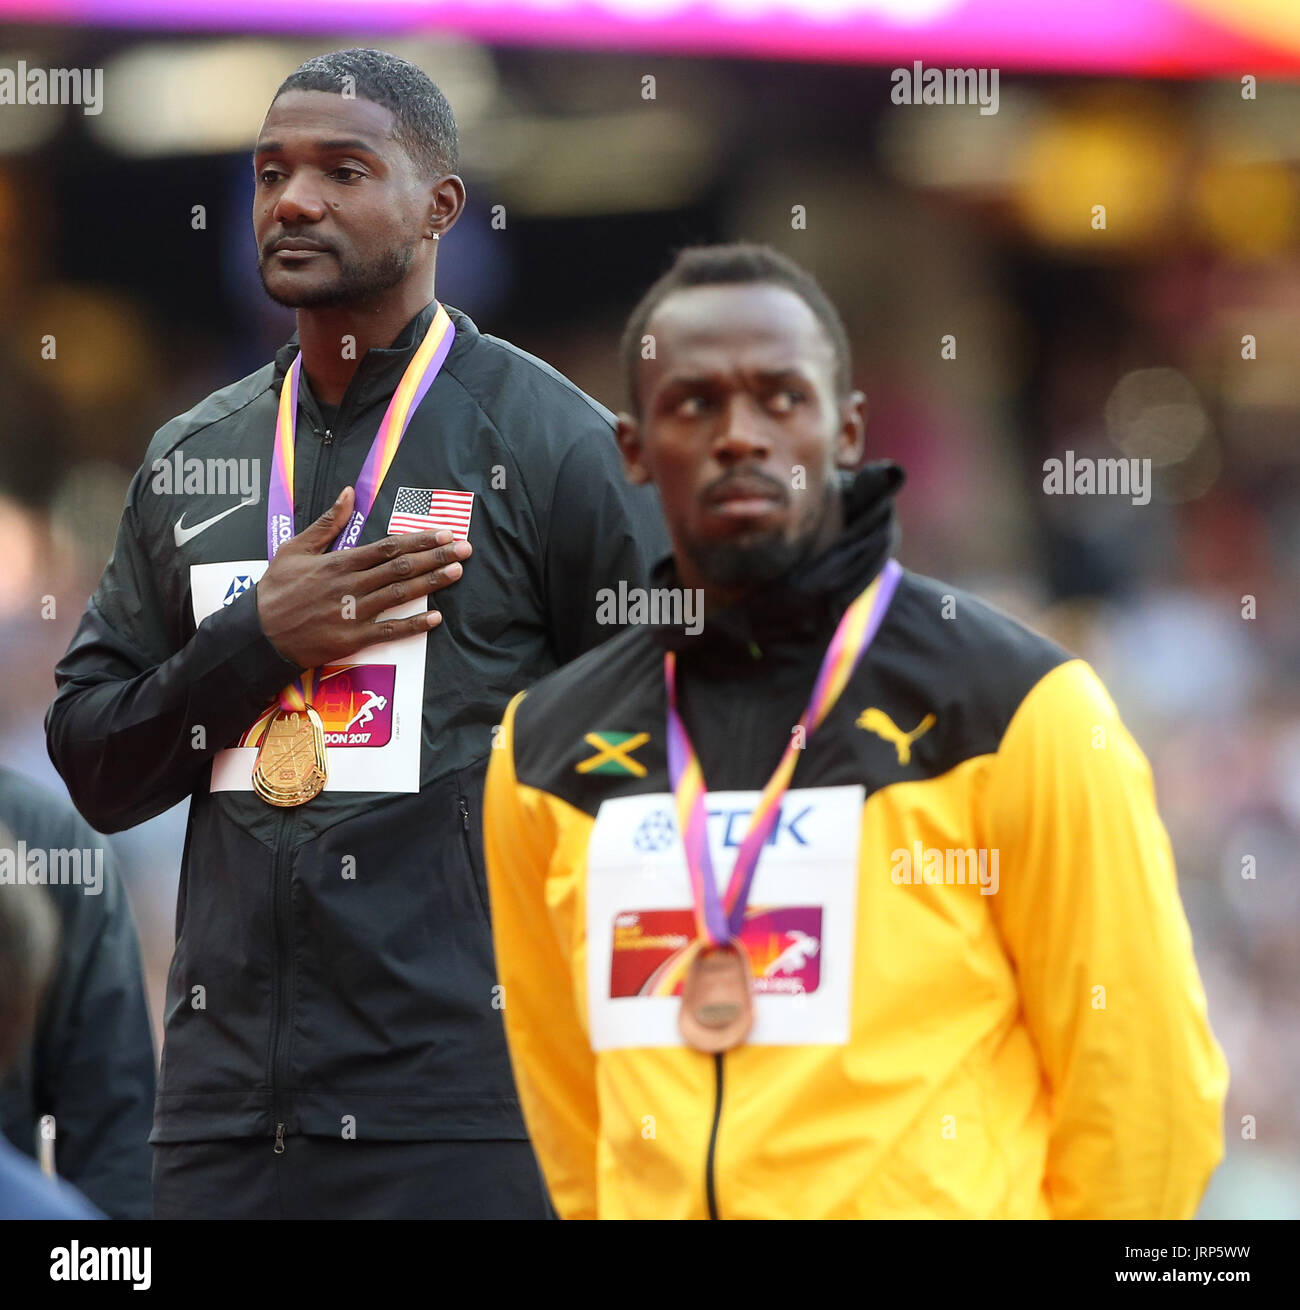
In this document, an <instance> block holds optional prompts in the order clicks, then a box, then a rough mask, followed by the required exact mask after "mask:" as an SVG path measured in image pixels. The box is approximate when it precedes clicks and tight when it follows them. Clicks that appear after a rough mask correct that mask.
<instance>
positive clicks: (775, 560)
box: [686, 480, 840, 591]
mask: <svg viewBox="0 0 1300 1310" xmlns="http://www.w3.org/2000/svg"><path fill="white" fill-rule="evenodd" d="M839 494H840V492H839V490H838V489H837V486H836V484H835V482H834V481H833V480H832V482H831V483H829V484H828V485H827V488H826V495H825V497H824V498H823V500H822V503H821V505H820V507H818V508H817V509H813V510H811V511H810V512H809V513H808V515H807V516H806V518H805V520H804V522H803V525H802V528H803V530H802V531H801V532H800V534H799V535H798V536H797V537H796V538H795V539H794V540H793V541H787V540H786V539H785V538H784V537H768V538H766V539H764V540H760V541H756V542H750V543H747V544H740V543H738V542H729V541H723V542H694V543H693V544H692V545H690V546H688V547H687V552H686V553H687V554H688V555H689V556H690V557H691V562H692V563H693V564H694V565H695V567H696V568H697V569H699V571H700V573H701V574H702V575H703V576H704V577H705V578H706V579H707V580H708V582H709V583H711V584H712V585H713V586H715V587H718V588H719V589H721V590H724V591H752V590H754V589H755V588H758V587H762V586H765V585H766V584H767V583H769V582H774V581H776V579H777V578H779V577H781V576H783V575H784V574H786V573H789V572H790V571H791V570H793V569H795V568H798V567H799V565H801V564H803V563H805V562H806V561H808V560H809V559H811V558H812V557H813V556H814V555H816V554H818V553H820V550H821V549H822V546H823V542H822V540H821V538H822V529H823V524H824V521H825V518H826V516H827V515H828V514H830V513H831V512H832V509H833V502H834V498H835V497H836V496H837V495H839Z"/></svg>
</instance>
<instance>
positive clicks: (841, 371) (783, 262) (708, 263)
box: [621, 241, 852, 414]
mask: <svg viewBox="0 0 1300 1310" xmlns="http://www.w3.org/2000/svg"><path fill="white" fill-rule="evenodd" d="M761 282H770V283H772V284H774V285H776V286H779V287H786V288H787V289H788V290H790V291H793V292H794V293H795V295H797V296H798V297H799V298H800V299H801V300H802V301H803V302H804V303H805V304H806V305H807V306H808V308H809V309H811V310H812V312H813V313H814V314H815V315H816V316H817V319H818V321H819V322H820V323H821V325H822V328H823V330H824V331H825V333H826V337H827V339H828V340H829V341H830V343H831V348H832V350H833V351H834V352H835V379H834V380H835V389H836V391H837V392H838V394H839V395H840V396H841V397H844V396H847V395H848V394H849V389H850V385H851V381H850V379H851V372H852V363H851V360H850V356H849V338H848V333H846V332H845V331H844V323H843V321H842V320H841V318H840V315H839V311H838V310H837V309H836V308H835V306H834V305H833V304H831V301H830V298H829V297H828V296H827V294H826V293H825V292H824V291H823V290H822V289H821V286H820V285H819V284H818V282H817V279H816V278H815V277H813V275H812V274H811V273H809V272H808V271H807V270H806V269H803V268H800V267H799V265H798V264H796V263H795V262H794V260H793V259H791V258H790V257H789V256H788V255H783V254H782V253H781V252H780V251H779V250H773V249H772V248H771V246H762V245H757V244H755V243H753V242H748V241H737V242H733V243H732V244H730V245H717V246H687V247H686V248H685V249H684V250H680V251H679V252H678V253H677V257H676V258H675V259H674V260H673V262H672V265H671V266H670V267H669V269H668V271H667V272H666V273H665V274H664V275H663V276H662V277H661V278H660V279H659V280H658V281H657V282H656V283H655V284H654V285H653V286H652V287H651V288H650V290H649V291H647V292H646V293H645V295H644V296H642V297H641V300H640V302H639V303H638V304H637V307H636V308H635V309H634V310H633V311H632V314H631V317H629V319H628V321H627V326H626V327H625V328H624V329H623V344H622V349H621V354H622V359H623V376H624V380H625V382H626V384H627V394H628V401H629V403H630V405H631V407H632V411H633V413H636V414H639V413H640V409H641V402H640V398H639V397H638V395H637V365H638V364H639V362H640V359H641V338H642V337H643V336H644V335H645V330H646V325H647V324H648V323H649V322H650V319H651V317H652V316H653V314H654V312H655V310H656V309H658V308H659V306H660V305H661V304H662V303H663V302H664V301H665V300H667V299H668V297H669V296H670V295H672V294H673V292H675V291H683V290H685V289H686V288H687V287H711V286H743V285H746V284H750V283H761Z"/></svg>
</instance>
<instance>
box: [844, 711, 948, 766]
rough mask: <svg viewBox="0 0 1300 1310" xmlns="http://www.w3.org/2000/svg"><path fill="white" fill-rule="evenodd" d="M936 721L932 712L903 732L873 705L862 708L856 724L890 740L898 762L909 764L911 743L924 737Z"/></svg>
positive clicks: (910, 760)
mask: <svg viewBox="0 0 1300 1310" xmlns="http://www.w3.org/2000/svg"><path fill="white" fill-rule="evenodd" d="M938 722H939V720H938V719H937V718H935V716H934V715H933V714H927V715H926V716H925V718H923V719H922V720H921V722H920V723H918V724H917V725H916V727H915V728H913V729H912V731H911V732H904V731H903V730H902V728H900V727H899V726H898V725H897V724H896V723H895V722H894V721H893V719H891V718H890V717H889V715H888V714H886V713H885V711H884V710H878V709H876V707H875V706H874V705H873V706H872V707H871V708H870V709H868V710H863V711H862V713H861V714H859V715H858V724H857V726H858V727H859V728H864V729H865V730H866V731H867V732H874V733H875V734H876V736H877V737H883V738H884V740H885V741H892V742H893V743H894V749H895V750H896V751H898V762H899V764H910V763H911V762H912V743H913V742H914V741H915V740H916V739H917V738H918V737H924V736H925V734H926V733H927V732H929V731H930V729H931V728H933V727H934V725H935V724H936V723H938Z"/></svg>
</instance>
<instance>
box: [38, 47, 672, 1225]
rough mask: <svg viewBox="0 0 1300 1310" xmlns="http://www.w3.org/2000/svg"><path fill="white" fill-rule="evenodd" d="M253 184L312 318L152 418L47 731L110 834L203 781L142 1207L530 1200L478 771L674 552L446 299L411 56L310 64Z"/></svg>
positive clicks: (424, 117)
mask: <svg viewBox="0 0 1300 1310" xmlns="http://www.w3.org/2000/svg"><path fill="white" fill-rule="evenodd" d="M254 167H255V169H256V174H257V186H256V193H255V199H254V214H253V217H254V230H255V234H256V238H257V243H258V251H259V266H260V271H261V275H262V280H263V283H264V285H265V287H266V290H267V291H268V293H269V294H270V295H271V296H272V297H273V298H274V299H276V300H278V301H279V302H280V303H282V304H286V305H291V306H294V307H295V308H297V310H298V333H297V338H296V339H295V340H294V341H291V342H290V343H289V344H288V345H287V346H286V347H285V348H284V349H283V350H282V351H281V352H280V353H279V354H278V355H277V357H276V360H275V362H274V363H273V364H271V365H268V366H266V367H265V368H263V369H261V370H259V371H258V372H257V373H254V374H253V375H251V376H250V377H248V378H245V379H244V380H243V381H240V382H236V383H234V384H233V385H232V386H229V387H226V388H224V389H222V390H220V391H218V392H216V393H214V394H213V395H211V396H209V397H208V398H207V399H206V400H204V401H202V402H201V403H200V404H199V405H197V406H196V407H195V408H194V409H192V410H191V411H190V412H189V413H188V414H184V415H182V416H181V417H179V418H177V419H174V420H172V421H171V422H170V423H168V424H166V425H165V426H164V427H163V428H162V429H161V430H160V431H159V432H158V434H157V435H156V436H155V438H154V440H153V442H152V444H151V445H150V448H149V451H148V454H147V455H146V458H145V463H144V466H143V467H142V468H141V470H140V472H139V473H138V474H137V476H136V478H135V480H134V482H133V483H132V486H131V489H130V492H129V495H128V500H127V505H126V510H125V513H124V516H123V520H122V526H121V530H120V533H119V536H118V541H117V546H116V549H115V552H114V555H113V558H112V559H111V560H110V562H109V564H108V567H107V569H106V571H105V573H104V576H103V579H102V580H101V582H100V585H99V588H98V590H97V591H96V593H95V595H94V596H93V597H92V599H91V601H90V604H89V607H88V608H87V610H86V613H85V615H84V617H83V619H82V622H81V626H80V628H79V629H78V631H77V633H76V635H75V637H74V638H73V641H72V644H71V646H70V647H69V649H68V652H67V654H66V655H65V656H64V658H63V660H62V661H61V663H60V664H59V666H58V668H57V670H56V680H57V682H58V686H59V693H58V696H57V697H56V699H55V701H54V703H53V705H52V706H51V707H50V711H49V714H48V716H47V721H46V728H47V734H48V739H49V747H50V754H51V757H52V758H53V760H54V762H55V764H56V765H57V767H58V768H59V771H60V772H61V774H62V775H63V777H64V779H65V780H66V781H67V784H68V787H69V789H70V791H71V792H72V795H73V797H74V799H75V800H76V802H77V804H78V806H79V807H80V809H81V810H82V812H83V814H85V815H86V817H87V818H88V819H89V820H90V821H91V822H92V823H93V824H94V825H95V826H96V827H98V828H100V829H102V830H104V831H108V832H112V831H115V830H117V829H120V828H124V827H128V826H130V825H131V824H135V823H139V822H141V821H142V820H144V819H146V818H148V817H150V816H152V815H154V814H157V813H159V812H160V811H162V810H164V809H166V808H167V807H169V806H171V805H173V804H175V803H176V802H177V801H179V800H181V799H182V798H184V797H185V796H187V795H190V796H192V800H191V806H190V819H189V830H188V835H187V840H186V851H185V857H184V861H183V865H182V870H181V885H180V894H179V903H178V907H177V922H176V931H177V945H176V954H175V957H174V959H173V961H172V968H171V974H170V977H169V982H168V1000H167V1014H166V1037H165V1044H164V1050H163V1061H162V1071H161V1077H160V1087H159V1092H158V1098H157V1108H156V1113H155V1121H154V1129H153V1135H152V1139H151V1140H152V1141H153V1142H154V1143H155V1144H156V1145H157V1148H158V1149H157V1152H156V1157H155V1166H154V1202H155V1214H156V1215H158V1216H159V1217H172V1216H176V1217H182V1216H191V1217H209V1216H210V1217H225V1216H230V1217H310V1216H320V1217H331V1216H338V1217H363V1216H364V1217H438V1216H444V1215H455V1216H457V1217H472V1216H501V1217H511V1216H540V1215H543V1214H544V1213H546V1202H545V1198H544V1195H543V1193H542V1190H541V1187H540V1184H539V1181H538V1178H537V1174H536V1169H535V1166H534V1165H533V1162H532V1157H531V1153H530V1150H529V1147H528V1145H527V1142H526V1135H525V1132H524V1128H523V1124H522V1120H521V1118H520V1114H519V1108H518V1104H517V1101H516V1097H515V1091H514V1087H513V1083H512V1080H511V1077H510V1068H509V1062H508V1058H507V1054H506V1049H505V1044H504V1039H503V1034H502V1025H501V1013H500V1010H501V1006H502V1005H503V1004H504V997H503V995H502V992H501V989H500V988H499V987H498V986H497V984H496V978H495V970H494V966H493V960H492V947H491V937H490V931H489V925H488V918H487V898H486V880H485V874H484V870H483V855H482V839H481V831H480V814H479V809H480V802H481V797H482V788H483V775H484V772H485V768H486V760H487V757H488V753H489V751H490V749H491V746H492V741H493V728H494V725H496V723H497V722H498V720H499V716H500V713H501V710H502V708H503V707H504V705H505V703H506V701H507V700H508V699H509V696H510V695H511V694H512V693H513V692H514V691H515V690H517V689H518V688H519V687H522V686H526V685H529V684H531V683H532V682H534V681H535V680H536V679H537V678H539V677H540V676H542V675H543V674H544V673H546V672H548V671H549V670H551V669H553V668H555V667H556V666H558V665H559V664H562V663H564V662H566V661H567V660H569V659H572V658H573V657H574V656H576V655H578V654H580V653H581V652H582V651H584V650H586V649H589V648H590V647H592V646H594V645H596V644H597V643H598V642H599V641H600V640H601V639H602V638H603V637H604V636H605V635H607V630H604V629H602V628H601V627H600V626H599V623H598V620H597V609H598V606H597V595H596V593H597V592H598V591H600V590H601V589H602V588H604V587H612V586H617V584H618V582H619V581H620V580H624V579H626V580H627V581H628V582H635V581H637V580H639V579H640V578H641V577H642V576H643V575H644V573H645V571H646V568H647V565H648V564H649V562H650V561H651V560H653V559H654V558H655V557H656V556H657V555H658V554H660V553H662V552H663V550H664V548H665V545H666V539H665V537H664V535H663V529H662V527H661V526H660V520H659V518H658V515H657V511H656V506H655V502H654V500H653V498H651V499H644V498H642V497H641V496H640V495H638V494H637V493H634V492H632V491H630V490H629V489H628V488H627V487H626V486H625V485H624V483H623V479H622V477H621V473H620V469H619V459H618V453H617V450H616V447H615V443H614V440H613V418H612V415H610V414H609V413H608V411H606V410H604V409H603V408H601V407H600V406H598V405H597V404H596V403H595V402H594V401H592V400H591V399H589V398H588V397H587V396H585V395H584V394H583V393H582V392H580V391H579V390H578V389H577V388H576V387H574V386H573V385H572V384H571V383H569V382H568V381H567V380H566V379H564V378H563V377H561V376H560V375H559V374H558V373H556V372H555V371H554V370H552V369H550V368H549V367H548V366H546V365H545V364H543V363H541V362H540V361H539V360H536V359H534V358H533V357H532V356H530V355H526V354H524V353H523V352H522V351H520V350H517V349H516V348H514V347H513V346H510V345H508V344H507V343H505V342H502V341H499V340H497V339H495V338H493V337H489V336H486V335H484V334H482V333H480V332H479V330H478V329H477V327H475V325H474V324H473V323H472V322H471V321H470V320H469V319H468V318H467V317H465V315H463V314H461V313H460V312H459V311H457V310H455V309H450V308H444V307H443V306H441V305H439V303H438V302H437V301H436V300H435V299H434V268H435V256H436V251H437V247H438V241H439V239H440V238H441V237H442V236H443V235H444V234H445V233H446V232H447V231H449V230H450V228H451V227H452V225H453V224H454V223H455V221H456V219H457V218H458V217H459V215H460V213H461V210H462V208H463V206H464V198H465V189H464V185H463V183H462V182H461V180H460V178H459V177H457V176H456V175H455V167H456V131H455V123H454V121H453V119H452V116H451V111H450V109H449V108H448V106H447V104H446V101H445V100H444V99H443V97H442V95H441V93H440V92H439V91H438V90H437V88H436V87H435V86H434V85H433V84H432V83H431V82H430V81H429V80H428V78H427V77H425V76H424V74H423V73H421V72H420V71H419V70H418V69H416V68H414V67H413V66H412V65H410V64H407V63H406V62H405V61H403V60H399V59H396V58H394V57H393V56H390V55H385V54H381V53H380V52H377V51H343V52H339V53H336V54H332V55H325V56H322V57H320V58H317V59H313V60H311V61H309V62H308V63H307V64H304V65H303V67H302V68H301V69H299V70H298V71H297V72H296V73H294V74H293V75H292V76H291V77H290V78H289V79H288V80H287V81H286V82H285V83H284V85H283V86H282V87H281V89H280V91H279V92H278V94H277V96H276V98H275V100H274V102H273V103H272V105H271V109H270V111H269V112H268V114H267V117H266V121H265V122H264V124H263V126H262V131H261V134H260V137H259V140H258V143H257V148H256V152H255V157H254ZM300 351H301V354H299V352H300ZM426 389H427V394H425V390H426ZM295 399H296V404H295ZM407 423H409V426H406V424H407ZM390 463H391V467H389V464H390ZM298 524H307V525H308V526H307V527H305V529H304V530H303V531H301V532H299V533H298V534H297V535H296V536H295V535H293V534H294V532H295V530H296V527H297V525H298ZM340 547H348V548H343V549H340ZM471 550H472V557H471ZM268 556H270V557H271V562H270V563H269V564H268V562H267V559H268ZM452 583H455V586H454V587H451V584H452ZM448 587H450V590H445V591H444V590H443V589H444V588H448ZM435 591H437V592H440V593H441V594H440V595H439V598H438V609H431V608H430V606H429V601H428V597H429V595H430V594H431V593H433V592H435ZM430 629H433V630H432V631H430Z"/></svg>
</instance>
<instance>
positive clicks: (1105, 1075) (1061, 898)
mask: <svg viewBox="0 0 1300 1310" xmlns="http://www.w3.org/2000/svg"><path fill="white" fill-rule="evenodd" d="M985 804H986V807H987V809H986V815H987V820H988V828H987V832H988V842H989V845H990V846H991V847H992V848H993V849H995V850H997V851H998V852H999V862H1000V867H1001V870H1002V875H1001V885H1000V887H999V889H998V891H997V893H996V894H995V895H994V896H993V897H992V910H993V913H994V915H995V918H996V919H997V921H998V924H999V927H1000V930H1001V932H1002V936H1003V940H1004V942H1005V944H1006V947H1007V949H1008V951H1009V953H1010V955H1011V958H1012V960H1013V962H1014V965H1015V968H1016V971H1017V974H1018V978H1019V985H1020V991H1021V1001H1022V1005H1023V1007H1024V1015H1025V1019H1026V1022H1027V1024H1028V1026H1029V1029H1030V1032H1031V1034H1032V1035H1033V1038H1034V1041H1035V1043H1036V1045H1037V1048H1038V1052H1039V1057H1040V1059H1041V1062H1042V1065H1043V1071H1044V1077H1045V1079H1046V1083H1047V1086H1048V1089H1049V1092H1050V1096H1051V1116H1052V1120H1051V1137H1050V1142H1049V1146H1048V1161H1047V1188H1048V1194H1049V1204H1050V1206H1051V1209H1052V1213H1053V1215H1054V1217H1056V1218H1058V1219H1180V1218H1190V1217H1191V1216H1192V1215H1193V1214H1194V1212H1195V1211H1196V1208H1197V1205H1198V1204H1199V1202H1200V1198H1201V1194H1202V1192H1203V1191H1204V1189H1205V1185H1206V1183H1207V1181H1208V1180H1209V1176H1210V1174H1211V1172H1212V1171H1213V1170H1214V1168H1215V1166H1216V1165H1217V1164H1218V1162H1219V1160H1220V1159H1221V1158H1222V1155H1223V1104H1224V1098H1225V1095H1226V1091H1227V1078H1228V1070H1227V1065H1226V1062H1225V1060H1224V1058H1223V1053H1222V1051H1221V1050H1220V1049H1219V1046H1218V1044H1217V1043H1216V1041H1215V1039H1214V1035H1213V1033H1212V1032H1211V1031H1210V1026H1209V1022H1208V1019H1207V1014H1206V1000H1205V992H1204V989H1203V988H1202V985H1201V980H1200V977H1199V975H1198V973H1197V969H1196V961H1195V959H1194V957H1193V954H1192V937H1191V931H1190V929H1189V927H1188V924H1187V919H1186V917H1185V915H1184V913H1183V907H1182V903H1181V901H1180V899H1179V896H1178V886H1177V879H1176V876H1175V872H1174V861H1173V854H1172V852H1171V850H1170V845H1169V839H1168V836H1167V835H1166V833H1165V830H1164V826H1163V824H1162V823H1161V821H1160V816H1159V814H1158V813H1157V810H1156V803H1155V794H1154V788H1153V785H1152V778H1151V770H1150V767H1149V766H1148V764H1147V762H1146V759H1145V758H1144V757H1143V755H1142V752H1141V751H1140V750H1139V748H1138V746H1137V744H1136V743H1135V742H1134V741H1133V738H1132V737H1131V736H1130V735H1129V733H1128V731H1127V730H1126V729H1125V727H1124V725H1123V723H1122V722H1121V720H1120V718H1119V714H1118V712H1117V711H1116V709H1115V706H1114V704H1113V702H1112V701H1111V699H1110V697H1109V696H1108V695H1107V693H1106V690H1105V688H1104V687H1103V686H1102V685H1101V683H1100V681H1099V680H1098V679H1097V677H1096V675H1095V674H1094V673H1093V671H1092V669H1091V668H1089V666H1088V665H1086V664H1084V663H1083V662H1082V661H1080V660H1071V661H1069V662H1067V663H1064V664H1061V665H1059V666H1058V667H1057V668H1055V669H1053V670H1052V671H1051V672H1050V673H1048V674H1047V675H1046V676H1045V677H1044V678H1043V679H1042V680H1041V681H1040V682H1039V683H1038V684H1037V685H1036V686H1035V687H1034V688H1033V690H1032V691H1031V692H1030V693H1029V695H1028V696H1027V697H1026V698H1025V700H1024V702H1023V703H1022V704H1021V706H1020V708H1019V709H1018V710H1017V712H1016V714H1015V717H1014V718H1013V719H1012V722H1011V724H1010V726H1009V727H1008V729H1007V731H1006V734H1005V736H1004V738H1003V741H1002V744H1001V746H1000V748H999V750H998V752H997V754H996V756H995V757H994V760H993V763H992V765H991V769H990V774H989V778H988V791H987V793H986V796H985Z"/></svg>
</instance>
